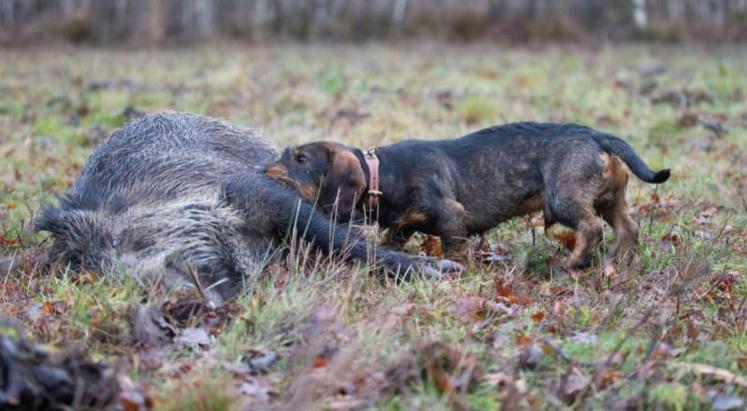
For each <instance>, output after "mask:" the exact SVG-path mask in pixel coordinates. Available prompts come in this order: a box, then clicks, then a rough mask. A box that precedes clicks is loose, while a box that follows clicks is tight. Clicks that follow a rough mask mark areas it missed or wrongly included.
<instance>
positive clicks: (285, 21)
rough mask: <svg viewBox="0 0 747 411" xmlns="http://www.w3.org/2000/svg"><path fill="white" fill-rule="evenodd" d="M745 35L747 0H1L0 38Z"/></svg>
mask: <svg viewBox="0 0 747 411" xmlns="http://www.w3.org/2000/svg"><path fill="white" fill-rule="evenodd" d="M407 37H428V38H440V39H447V40H456V41H469V40H473V39H480V38H488V39H503V40H509V41H527V40H539V41H542V40H554V41H557V40H561V41H562V40H588V39H592V40H593V39H652V40H663V41H680V40H693V39H695V40H715V41H718V40H730V41H743V40H746V39H747V0H616V1H609V0H0V43H3V44H26V43H29V42H34V41H48V40H60V39H61V40H65V41H71V42H74V43H94V44H110V43H130V44H154V45H158V44H169V43H175V44H189V43H194V42H199V41H204V40H210V39H215V38H236V39H244V40H249V41H254V42H264V41H269V40H277V39H293V40H300V41H310V40H343V41H348V40H352V41H359V40H366V39H388V38H407Z"/></svg>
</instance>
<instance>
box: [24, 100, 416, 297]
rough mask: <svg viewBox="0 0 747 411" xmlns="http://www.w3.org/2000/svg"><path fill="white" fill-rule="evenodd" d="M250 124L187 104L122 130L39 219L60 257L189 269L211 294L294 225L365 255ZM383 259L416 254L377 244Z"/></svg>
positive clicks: (184, 277)
mask: <svg viewBox="0 0 747 411" xmlns="http://www.w3.org/2000/svg"><path fill="white" fill-rule="evenodd" d="M277 154H278V153H277V151H276V149H275V148H274V147H273V146H272V144H271V143H269V142H268V141H267V140H265V139H263V138H261V137H259V136H257V135H256V134H255V133H253V132H252V131H251V130H248V129H243V128H239V127H235V126H232V125H230V124H228V123H225V122H223V121H220V120H216V119H210V118H206V117H200V116H195V115H189V114H181V113H173V114H156V115H149V116H146V117H144V118H142V119H139V120H136V121H133V122H130V123H129V124H127V125H126V126H125V127H123V128H122V129H120V130H118V131H116V132H115V133H114V134H112V136H111V137H110V138H109V139H108V140H107V141H106V142H105V143H103V144H102V145H101V146H100V147H99V148H98V149H97V150H96V151H95V153H94V154H93V155H92V156H91V158H90V159H89V161H88V163H87V165H86V166H85V168H84V170H83V171H82V173H81V175H80V176H79V177H78V179H77V180H76V181H75V183H74V184H73V186H72V187H71V188H70V190H69V192H68V193H67V194H66V195H64V196H63V197H61V198H60V204H59V205H58V206H49V207H46V208H45V209H44V210H43V212H42V214H41V216H40V218H39V219H38V221H37V229H39V230H44V231H48V232H50V233H51V234H52V239H53V245H52V247H51V250H50V257H51V258H52V259H57V260H60V261H61V262H62V263H65V264H70V265H72V266H73V267H74V268H76V269H82V270H91V271H95V272H101V271H108V270H114V271H121V270H124V271H126V272H128V273H130V274H132V275H134V276H136V277H137V278H139V279H141V280H143V281H148V280H149V279H155V278H160V279H162V280H164V278H162V277H161V276H164V275H165V282H166V283H167V284H169V285H179V284H186V283H188V282H189V281H190V278H191V274H190V273H188V272H186V271H193V272H195V273H198V274H199V280H200V282H201V283H202V285H203V286H204V287H206V288H209V287H210V286H211V285H213V284H217V286H216V287H215V288H214V289H213V292H212V294H211V298H213V299H215V300H218V301H220V300H222V299H224V298H227V297H229V296H231V295H233V294H234V293H235V292H236V291H237V290H238V289H239V288H240V286H241V285H242V284H243V283H244V281H246V278H245V276H246V275H251V274H253V273H256V272H257V270H258V269H259V268H261V264H262V263H263V262H264V261H265V260H266V257H267V255H268V254H269V253H271V252H272V251H273V249H274V248H275V247H276V245H277V242H278V240H280V239H282V237H283V236H285V235H286V233H287V232H289V231H290V230H292V229H297V230H298V232H299V234H300V235H305V236H306V238H307V239H309V240H310V241H312V243H313V244H315V245H316V246H317V247H318V248H320V249H327V250H328V249H329V247H330V246H331V247H332V248H333V249H334V250H335V251H343V249H344V250H345V251H347V253H346V255H347V256H348V257H350V258H353V259H365V258H366V257H367V250H366V246H365V244H363V243H362V242H360V241H358V240H357V239H356V238H354V237H353V238H351V236H349V235H348V232H347V230H346V229H345V228H344V227H335V228H334V229H333V228H332V227H330V222H329V220H328V218H327V217H326V216H324V215H322V214H320V213H318V212H316V211H315V210H314V208H313V206H312V205H311V204H309V203H307V202H306V201H302V200H301V199H300V198H299V196H298V194H297V193H296V192H295V191H293V190H291V189H289V188H288V187H287V186H285V185H284V184H281V183H278V182H276V181H275V180H273V179H270V178H269V177H267V176H265V175H264V174H263V173H262V172H261V171H258V169H257V167H258V166H259V165H262V164H266V163H268V162H269V161H271V160H272V159H274V158H276V157H277ZM377 257H378V259H379V261H380V262H381V263H382V265H384V266H385V267H387V268H390V269H394V270H396V269H397V268H398V267H399V268H402V269H403V270H404V269H407V268H408V267H411V266H414V263H413V261H412V260H411V259H410V258H409V257H407V256H406V255H405V254H402V253H396V252H391V251H387V250H385V249H380V250H379V253H378V254H377Z"/></svg>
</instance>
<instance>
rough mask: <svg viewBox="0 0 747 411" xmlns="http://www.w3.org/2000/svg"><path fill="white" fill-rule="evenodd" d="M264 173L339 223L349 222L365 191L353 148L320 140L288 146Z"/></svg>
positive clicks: (364, 178)
mask: <svg viewBox="0 0 747 411" xmlns="http://www.w3.org/2000/svg"><path fill="white" fill-rule="evenodd" d="M265 173H266V174H267V175H268V176H270V177H272V178H274V179H276V180H279V181H282V182H284V183H286V184H288V185H289V186H291V187H293V188H294V189H295V190H296V191H298V193H299V194H300V195H301V197H303V198H305V199H306V200H308V201H310V202H312V203H316V204H318V205H319V206H320V207H321V208H322V210H323V211H324V212H325V213H327V214H332V213H335V216H336V218H337V220H338V221H340V222H346V221H348V220H350V217H351V213H352V211H353V209H354V207H355V205H356V204H357V202H358V200H360V198H361V196H362V195H363V192H364V191H365V190H366V176H365V174H364V172H363V167H362V165H361V162H360V160H359V159H358V157H357V156H356V155H355V153H354V151H353V149H351V148H349V147H346V146H344V145H342V144H338V143H331V142H325V141H319V142H315V143H309V144H304V145H301V146H296V147H288V148H286V149H285V150H284V151H283V154H282V155H281V156H280V159H279V160H278V161H276V162H274V163H272V164H270V165H268V166H267V167H266V168H265Z"/></svg>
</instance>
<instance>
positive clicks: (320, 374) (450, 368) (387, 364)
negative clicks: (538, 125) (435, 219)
mask: <svg viewBox="0 0 747 411" xmlns="http://www.w3.org/2000/svg"><path fill="white" fill-rule="evenodd" d="M744 62H745V55H744V54H743V51H737V50H731V51H719V52H710V53H709V52H705V51H702V50H693V49H684V48H661V49H648V48H643V47H620V48H608V49H602V50H596V51H591V50H581V49H573V48H542V49H536V50H527V49H504V48H494V47H491V46H487V45H474V46H469V47H459V48H457V47H453V46H444V45H440V44H418V45H412V46H408V47H401V48H389V47H383V46H376V45H371V46H366V47H362V48H352V47H351V48H347V47H332V46H325V47H321V46H317V47H311V48H297V47H287V48H269V49H240V48H225V49H224V48H217V47H212V48H204V49H196V50H179V51H176V50H172V51H124V50H122V51H98V50H76V49H69V50H26V51H3V52H0V75H1V77H0V154H1V155H2V156H1V157H2V158H3V161H2V163H0V219H1V221H2V235H1V236H0V254H3V255H8V254H13V253H20V252H21V251H23V250H26V251H28V250H31V252H30V253H29V254H33V253H34V250H36V249H43V248H44V246H45V245H44V241H43V236H40V235H35V234H31V233H30V231H29V228H30V221H31V219H32V218H33V215H34V212H35V210H38V207H39V204H40V203H41V202H44V201H51V200H53V198H54V195H56V194H60V193H62V192H64V191H65V189H66V188H67V187H68V186H69V185H70V183H71V182H72V181H73V179H74V178H75V176H76V175H77V173H78V172H79V170H80V169H81V167H82V166H83V164H84V163H85V161H86V159H87V156H88V155H89V154H90V153H91V151H92V150H93V149H94V147H95V145H96V143H97V142H99V141H101V139H102V138H105V137H106V135H107V134H108V133H109V132H111V131H112V130H113V129H115V128H117V127H119V126H121V125H122V124H123V122H124V121H125V119H126V117H127V116H128V114H130V113H132V112H133V110H138V111H156V110H162V109H172V110H184V111H191V112H196V113H203V114H208V115H213V116H220V117H226V118H229V119H230V120H232V121H235V122H237V123H240V124H249V125H253V126H255V127H257V128H259V129H260V130H261V131H262V132H263V133H264V134H265V135H267V136H268V137H270V138H272V139H273V140H275V141H276V142H277V144H278V145H279V146H283V145H286V144H295V143H300V142H307V141H311V140H316V139H331V140H336V141H341V142H344V143H346V144H350V145H358V146H361V147H368V146H371V145H376V144H384V143H386V142H392V141H396V140H399V139H402V138H405V137H418V138H426V139H428V138H441V137H450V136H458V135H461V134H464V133H465V132H467V131H470V130H475V129H477V128H479V127H482V126H487V125H492V124H496V123H502V122H506V121H517V120H546V121H576V122H581V123H585V124H588V125H591V126H594V127H597V128H600V129H605V130H608V131H611V132H614V133H616V134H618V135H620V136H621V137H623V138H625V139H627V140H628V141H630V142H631V144H632V145H633V146H634V147H635V148H636V149H637V150H638V151H639V152H640V153H641V154H642V156H643V157H644V158H645V159H646V160H647V161H648V162H649V163H650V164H651V165H652V167H654V168H660V167H664V166H667V167H672V168H673V169H674V175H673V178H672V180H671V181H670V182H668V183H666V184H664V185H662V186H661V187H659V188H658V189H655V188H654V187H653V186H649V185H644V184H640V183H638V182H634V183H633V184H632V186H631V188H630V190H629V200H630V202H631V203H632V204H633V206H634V211H635V218H636V220H637V221H638V222H639V223H640V225H641V233H642V236H641V251H640V264H639V265H638V266H636V267H635V268H634V269H630V270H620V271H617V270H613V269H610V268H609V267H608V268H606V269H605V268H604V267H602V265H601V264H599V263H597V264H595V265H594V267H593V268H591V269H589V270H588V271H586V272H582V273H571V274H570V275H569V274H567V273H563V272H562V271H560V270H557V269H556V268H555V267H556V265H555V261H556V259H557V258H558V257H562V256H563V255H565V253H567V251H565V249H564V248H563V246H562V245H561V244H560V243H559V242H558V241H556V240H554V239H551V238H547V237H546V236H544V235H543V234H542V233H541V232H540V231H538V232H537V233H536V238H535V240H533V235H532V232H531V229H530V228H528V227H529V225H528V224H527V222H525V221H524V220H515V221H511V222H508V223H506V224H503V225H501V226H500V227H499V228H497V229H496V230H494V231H493V232H491V233H490V234H489V235H488V236H487V240H488V242H489V248H490V249H491V250H492V251H493V253H494V254H495V256H496V257H497V258H496V260H497V261H496V262H495V263H493V264H492V265H484V266H480V267H475V268H473V269H471V270H469V271H468V272H467V273H466V274H465V275H464V276H463V277H462V278H458V279H452V280H447V281H442V282H428V281H418V280H416V281H414V282H412V283H409V284H404V285H399V286H397V285H394V284H392V283H390V282H388V281H386V280H383V281H382V280H381V279H378V278H375V277H372V276H370V275H369V274H368V272H367V270H365V268H360V267H349V266H345V265H341V264H339V263H335V262H328V261H327V262H325V261H322V262H316V260H314V258H313V256H308V255H307V254H305V253H303V252H301V251H298V250H294V251H293V252H292V253H291V257H289V260H290V262H289V264H287V266H272V267H270V269H268V272H267V273H266V275H265V276H263V277H262V278H261V279H260V280H259V282H258V283H257V284H254V287H253V289H252V291H251V292H248V293H246V294H244V295H242V296H240V297H239V298H238V299H237V301H235V302H233V303H230V304H228V305H227V306H226V307H221V308H219V309H212V308H210V307H204V306H202V305H201V304H200V302H199V300H194V299H192V300H190V298H192V297H190V296H186V297H185V296H175V295H172V296H163V295H158V293H155V292H146V291H144V290H142V289H140V288H139V287H138V286H137V285H136V284H134V283H132V282H130V281H128V280H126V279H124V280H123V279H118V278H114V277H106V278H99V279H94V278H93V277H91V276H89V275H80V274H79V273H70V272H65V273H59V275H58V276H53V277H48V276H41V275H40V274H39V273H38V272H36V271H35V270H34V266H33V261H32V259H31V257H30V256H28V255H27V256H26V257H25V258H26V260H27V263H28V264H26V268H25V269H24V270H23V271H22V272H21V273H17V274H13V275H3V276H2V277H0V288H1V289H2V291H0V309H1V311H2V312H3V313H5V315H10V316H14V317H17V318H20V319H21V320H22V321H23V322H25V323H26V324H27V326H28V328H29V330H30V332H31V333H32V334H33V335H34V336H35V337H36V338H37V339H39V340H41V341H43V342H46V343H49V344H52V345H54V346H57V347H63V348H64V347H68V346H71V345H74V346H79V347H83V348H85V349H86V350H88V352H89V353H90V354H91V355H92V356H93V357H94V358H96V359H99V360H102V361H107V362H110V363H112V364H114V363H116V364H119V367H120V372H121V373H122V374H127V375H129V377H130V378H131V379H132V380H133V381H136V382H137V383H139V384H141V386H140V387H141V388H138V390H141V391H142V390H145V392H146V393H147V395H148V396H150V397H152V398H153V400H154V401H155V402H156V404H157V406H159V407H162V408H166V409H194V410H208V409H236V408H239V409H241V408H244V409H248V408H250V407H254V408H275V409H291V408H295V409H307V408H328V409H350V408H358V409H359V408H369V407H370V408H383V409H469V408H472V409H498V408H500V409H512V408H545V407H551V408H564V407H573V408H582V407H583V408H605V409H609V408H629V407H638V406H640V407H658V408H664V409H698V408H701V407H708V406H712V407H722V406H724V404H726V405H729V402H730V401H731V404H737V403H738V401H739V400H740V399H741V398H743V397H744V396H745V395H746V394H747V387H745V386H744V384H743V383H742V382H743V381H744V380H743V379H742V380H739V379H738V378H736V377H738V376H744V374H745V370H747V368H746V367H747V330H746V328H745V327H746V324H745V318H747V309H746V308H745V300H746V299H747V280H746V279H745V274H746V273H747V263H745V261H747V258H745V257H747V248H745V242H746V241H747V218H745V214H746V212H747V209H746V207H747V197H746V194H745V191H746V189H747V174H746V172H745V170H747V154H746V151H745V150H746V149H747V105H745V97H747V96H746V95H745V90H747V76H745V73H746V72H747V70H745V63H744ZM654 101H657V102H658V103H656V104H655V103H654ZM608 233H609V231H607V233H606V235H607V236H608V237H609V234H608ZM411 246H412V247H413V248H414V249H418V248H419V247H420V245H419V243H417V242H415V243H412V244H411ZM301 250H302V249H301ZM142 304H146V305H148V306H150V307H152V308H151V311H152V312H150V311H149V315H155V316H157V317H159V318H161V319H162V320H163V321H164V323H165V324H167V325H168V326H164V327H165V328H167V329H168V330H167V331H168V332H166V331H164V330H161V332H163V333H164V335H163V340H161V341H162V342H161V343H159V344H151V346H150V347H144V346H141V345H135V344H134V343H133V338H132V335H133V330H134V328H136V326H137V324H138V320H137V318H138V316H137V315H136V314H133V312H136V311H137V307H140V306H141V305H142ZM133 324H135V325H133ZM199 330H202V331H205V333H204V335H203V334H200V332H201V331H199ZM742 378H743V377H742ZM127 398H128V401H132V402H137V401H136V399H133V398H132V397H127ZM742 404H743V403H742ZM743 406H744V405H742V407H743ZM722 409H724V408H722Z"/></svg>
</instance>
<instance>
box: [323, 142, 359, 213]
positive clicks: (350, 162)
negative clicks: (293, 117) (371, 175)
mask: <svg viewBox="0 0 747 411" xmlns="http://www.w3.org/2000/svg"><path fill="white" fill-rule="evenodd" d="M365 190H366V176H365V174H363V166H361V163H360V161H359V160H358V157H356V156H355V154H353V152H352V151H351V150H350V149H349V148H347V147H344V146H341V145H330V146H329V160H328V168H327V176H326V178H325V180H324V182H323V183H322V189H321V191H320V192H319V204H321V205H322V207H323V209H324V211H325V212H326V213H328V214H329V213H332V212H334V211H335V210H336V211H337V220H338V221H346V220H349V219H350V215H351V213H352V211H353V208H354V207H355V205H356V203H357V202H358V200H359V199H360V198H361V196H362V195H363V192H364V191H365ZM335 202H336V203H337V206H336V208H335Z"/></svg>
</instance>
